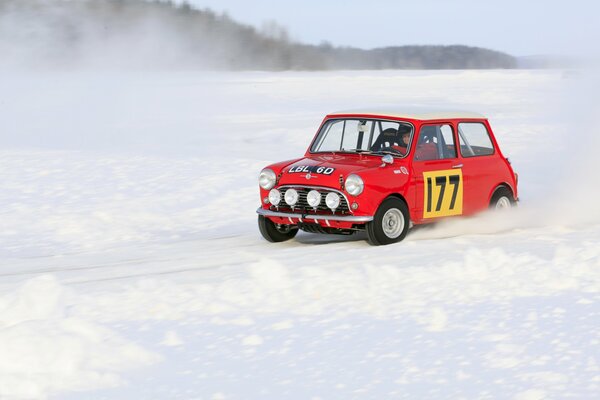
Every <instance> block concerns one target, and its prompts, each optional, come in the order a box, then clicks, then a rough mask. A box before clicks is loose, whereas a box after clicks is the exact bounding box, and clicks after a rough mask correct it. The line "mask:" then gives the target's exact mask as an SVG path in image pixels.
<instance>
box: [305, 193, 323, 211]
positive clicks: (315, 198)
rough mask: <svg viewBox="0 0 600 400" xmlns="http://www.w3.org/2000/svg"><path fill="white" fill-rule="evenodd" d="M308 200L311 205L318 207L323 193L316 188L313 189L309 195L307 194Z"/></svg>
mask: <svg viewBox="0 0 600 400" xmlns="http://www.w3.org/2000/svg"><path fill="white" fill-rule="evenodd" d="M306 202H307V203H308V205H309V206H311V207H314V208H317V207H318V206H319V204H320V203H321V193H319V192H317V191H316V190H311V191H310V192H308V195H306Z"/></svg>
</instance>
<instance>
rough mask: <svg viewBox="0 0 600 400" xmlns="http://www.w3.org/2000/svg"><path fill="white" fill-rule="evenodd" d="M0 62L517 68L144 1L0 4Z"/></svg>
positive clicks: (490, 55) (505, 58)
mask: <svg viewBox="0 0 600 400" xmlns="http://www.w3.org/2000/svg"><path fill="white" fill-rule="evenodd" d="M400 40H401V39H400V38H399V41H400ZM2 59H4V61H7V60H12V62H13V64H16V65H20V64H24V65H33V66H36V65H38V66H39V65H44V66H45V65H47V63H50V64H51V65H57V66H62V65H66V66H69V65H71V64H77V63H81V64H89V65H101V66H108V67H123V66H135V67H147V68H162V67H179V68H201V69H230V70H328V69H476V68H516V67H517V60H516V59H515V58H514V57H512V56H510V55H508V54H504V53H501V52H497V51H493V50H488V49H482V48H477V47H468V46H458V45H457V46H398V47H385V48H378V49H373V50H362V49H358V48H352V47H334V46H332V45H329V44H322V45H319V46H313V45H306V44H301V43H297V42H295V41H293V40H290V38H289V35H288V33H287V31H286V30H285V28H282V27H280V26H279V25H277V24H276V23H274V22H272V23H267V24H265V25H264V26H263V27H262V28H261V29H257V28H255V27H252V26H248V25H243V24H240V23H238V22H236V21H234V20H232V19H231V18H229V17H228V16H227V15H225V14H216V13H214V12H213V11H210V10H206V9H205V10H198V9H194V8H192V7H191V6H189V5H188V4H185V3H184V4H183V5H176V4H174V3H172V2H170V1H154V2H152V1H144V0H87V1H85V0H79V1H60V0H54V1H51V0H0V65H1V63H2V61H1V60H2Z"/></svg>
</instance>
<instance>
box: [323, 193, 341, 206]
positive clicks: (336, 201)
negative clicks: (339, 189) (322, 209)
mask: <svg viewBox="0 0 600 400" xmlns="http://www.w3.org/2000/svg"><path fill="white" fill-rule="evenodd" d="M325 204H327V207H329V208H331V209H332V210H335V209H336V208H338V206H339V205H340V196H338V194H337V193H333V192H329V193H327V196H325Z"/></svg>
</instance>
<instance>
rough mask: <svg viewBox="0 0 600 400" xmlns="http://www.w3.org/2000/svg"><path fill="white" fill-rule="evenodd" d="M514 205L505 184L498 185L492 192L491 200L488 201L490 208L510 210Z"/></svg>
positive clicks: (511, 195)
mask: <svg viewBox="0 0 600 400" xmlns="http://www.w3.org/2000/svg"><path fill="white" fill-rule="evenodd" d="M514 206H515V199H514V198H513V194H512V192H511V191H510V189H509V188H507V187H506V186H500V187H499V188H498V189H496V191H495V192H494V195H493V196H492V200H491V201H490V209H491V210H497V211H502V210H510V209H511V208H513V207H514Z"/></svg>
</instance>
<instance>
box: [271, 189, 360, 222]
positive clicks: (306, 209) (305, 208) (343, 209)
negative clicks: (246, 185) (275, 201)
mask: <svg viewBox="0 0 600 400" xmlns="http://www.w3.org/2000/svg"><path fill="white" fill-rule="evenodd" d="M291 188H294V189H296V190H297V191H298V202H297V203H296V205H295V206H294V209H293V210H292V208H291V207H290V206H289V205H287V204H286V202H285V200H284V198H285V192H286V191H287V190H288V189H291ZM278 189H279V191H280V192H281V202H280V203H279V206H278V207H275V206H271V209H272V210H278V211H281V212H293V213H299V214H325V215H332V212H331V209H330V208H329V207H327V205H326V204H325V196H327V194H328V193H331V192H334V193H336V194H338V195H339V196H340V205H339V206H338V208H336V209H335V214H336V215H348V214H351V213H350V207H349V206H348V201H347V200H346V197H345V196H344V195H343V194H342V193H340V192H339V191H337V190H333V189H326V188H314V187H304V186H282V187H280V188H278ZM311 190H316V191H318V192H319V193H321V202H320V203H319V205H318V207H317V209H316V210H315V209H314V208H313V207H311V206H309V205H308V202H307V201H306V196H307V195H308V192H310V191H311Z"/></svg>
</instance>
